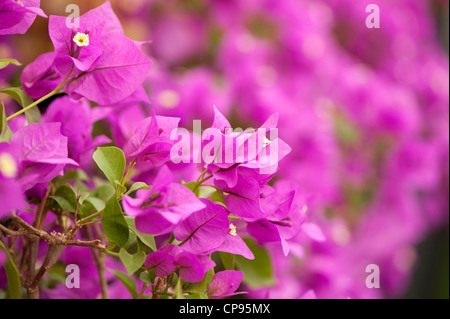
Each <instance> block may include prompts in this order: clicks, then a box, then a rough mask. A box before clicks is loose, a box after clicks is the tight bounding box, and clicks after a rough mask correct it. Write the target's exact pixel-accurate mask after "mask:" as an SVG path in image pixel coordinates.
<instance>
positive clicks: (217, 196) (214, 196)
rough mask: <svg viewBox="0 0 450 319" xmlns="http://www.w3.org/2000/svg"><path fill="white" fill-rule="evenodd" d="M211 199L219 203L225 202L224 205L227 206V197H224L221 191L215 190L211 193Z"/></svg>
mask: <svg viewBox="0 0 450 319" xmlns="http://www.w3.org/2000/svg"><path fill="white" fill-rule="evenodd" d="M210 200H211V201H212V202H217V203H220V204H223V205H224V206H225V197H223V195H222V194H220V193H219V192H217V191H215V192H214V193H213V194H212V195H211V197H210Z"/></svg>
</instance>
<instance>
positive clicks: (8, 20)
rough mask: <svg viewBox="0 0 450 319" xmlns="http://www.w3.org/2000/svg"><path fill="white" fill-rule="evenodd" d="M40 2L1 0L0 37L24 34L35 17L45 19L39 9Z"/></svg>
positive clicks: (38, 0) (37, 0) (34, 0)
mask: <svg viewBox="0 0 450 319" xmlns="http://www.w3.org/2000/svg"><path fill="white" fill-rule="evenodd" d="M39 5H40V0H2V1H1V3H0V35H5V34H17V33H19V34H24V33H25V32H27V30H28V28H29V27H30V26H31V25H32V24H33V22H34V19H36V16H38V15H39V16H41V17H44V18H46V17H47V15H46V14H45V13H44V11H42V9H41V8H39Z"/></svg>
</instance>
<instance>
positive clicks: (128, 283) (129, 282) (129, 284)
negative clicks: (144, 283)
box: [109, 269, 138, 299]
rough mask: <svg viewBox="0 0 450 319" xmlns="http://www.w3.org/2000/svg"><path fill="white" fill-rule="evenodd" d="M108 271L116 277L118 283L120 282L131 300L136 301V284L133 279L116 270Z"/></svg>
mask: <svg viewBox="0 0 450 319" xmlns="http://www.w3.org/2000/svg"><path fill="white" fill-rule="evenodd" d="M109 271H110V272H112V273H113V274H114V275H115V276H116V277H117V279H119V280H120V282H122V284H123V285H124V286H125V288H127V290H128V291H129V293H130V294H131V296H132V297H133V299H136V298H137V296H138V293H137V288H136V282H135V281H134V279H133V278H130V277H129V276H128V275H126V274H124V273H123V272H121V271H118V270H112V269H109Z"/></svg>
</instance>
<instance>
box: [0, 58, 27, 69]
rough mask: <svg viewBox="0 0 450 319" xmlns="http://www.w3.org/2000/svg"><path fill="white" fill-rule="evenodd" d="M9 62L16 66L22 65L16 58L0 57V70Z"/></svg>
mask: <svg viewBox="0 0 450 319" xmlns="http://www.w3.org/2000/svg"><path fill="white" fill-rule="evenodd" d="M9 64H14V65H17V66H21V65H22V63H20V62H19V61H17V60H16V59H0V70H1V69H3V68H5V67H7V66H8V65H9Z"/></svg>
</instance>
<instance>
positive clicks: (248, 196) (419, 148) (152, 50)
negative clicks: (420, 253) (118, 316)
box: [0, 0, 449, 299]
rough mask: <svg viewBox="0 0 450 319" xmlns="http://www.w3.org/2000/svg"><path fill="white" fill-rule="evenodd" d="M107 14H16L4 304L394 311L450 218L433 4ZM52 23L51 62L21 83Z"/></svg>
mask: <svg viewBox="0 0 450 319" xmlns="http://www.w3.org/2000/svg"><path fill="white" fill-rule="evenodd" d="M431 2H432V4H433V6H434V7H437V8H438V9H439V8H442V7H443V6H445V3H442V2H438V1H431ZM112 4H113V7H114V11H113V9H112V6H111V4H110V3H109V2H108V1H107V2H105V3H104V4H102V5H101V6H99V7H97V8H94V9H92V10H90V11H88V12H86V13H84V14H83V15H81V16H80V17H78V18H77V19H76V22H77V23H74V21H71V20H70V19H68V18H67V17H66V16H55V15H50V16H49V17H48V19H47V15H46V14H45V13H44V11H43V10H42V9H40V1H39V0H21V1H18V0H1V3H0V81H1V82H2V83H1V87H0V94H1V95H0V97H1V99H2V102H1V104H0V107H1V109H0V297H1V296H7V297H9V298H20V297H25V294H24V293H23V292H26V295H27V296H28V298H98V297H101V298H135V299H146V298H147V299H149V298H152V299H175V298H177V299H180V298H211V299H214V298H226V297H229V296H234V295H239V297H242V298H380V297H390V296H400V295H401V293H402V292H403V291H404V289H405V288H406V287H407V285H408V282H409V278H410V275H411V272H412V269H413V266H414V264H415V261H416V259H417V254H416V251H415V247H416V245H417V244H418V243H419V242H420V241H421V240H423V239H424V238H425V237H426V236H427V235H428V234H429V233H431V232H432V231H433V230H435V229H437V228H439V227H442V225H444V224H445V223H446V222H448V189H449V186H448V185H449V184H448V181H449V172H448V163H449V139H448V131H449V121H448V114H449V112H448V102H449V100H448V98H449V92H448V55H447V54H446V53H444V52H443V50H442V48H441V47H440V44H439V39H438V38H437V37H436V34H435V33H436V32H435V30H436V27H435V26H434V25H433V19H432V16H431V8H433V6H430V7H428V6H427V5H426V3H425V2H417V1H414V0H402V1H396V2H395V3H394V2H392V1H388V0H379V1H378V6H380V7H382V8H383V13H382V14H383V19H382V27H381V28H379V29H370V28H367V27H366V26H365V25H364V21H365V19H366V17H367V14H368V13H367V12H366V6H367V5H368V4H370V1H359V2H358V3H357V4H355V2H354V1H352V0H339V1H337V0H321V1H295V0H285V1H273V0H263V1H219V0H212V1H206V0H200V1H193V2H189V4H186V3H184V2H183V1H178V0H175V1H165V0H151V1H144V0H137V1H133V2H132V4H133V5H131V4H130V3H129V2H121V1H113V2H112ZM447 5H448V4H447ZM44 9H45V7H44ZM37 16H39V17H38V18H37V19H38V20H42V21H47V22H48V30H46V32H45V35H46V38H47V39H45V40H43V41H48V43H49V45H53V47H54V50H53V51H51V52H46V53H43V54H40V55H38V54H36V53H35V54H32V55H30V56H29V58H28V60H30V61H32V62H30V63H29V64H27V65H26V66H25V67H24V68H23V69H20V71H21V73H19V72H17V71H18V70H19V69H18V68H17V66H20V65H21V64H20V63H19V62H18V61H17V60H15V58H17V59H19V60H21V58H22V56H21V55H20V50H18V49H17V48H16V46H17V44H16V43H14V42H13V41H12V39H14V36H11V35H13V34H23V33H26V31H27V30H28V29H29V28H30V26H31V25H32V24H33V22H34V20H35V19H36V17H37ZM118 16H119V17H120V18H121V19H120V21H119V18H118ZM204 17H208V18H207V19H205V18H204ZM121 21H122V23H124V26H130V29H127V28H125V30H126V31H128V30H134V31H135V32H136V33H137V34H139V35H141V38H142V39H146V40H151V43H150V41H135V40H132V39H130V38H129V37H127V36H126V35H125V34H128V32H124V28H123V27H122V23H121ZM33 27H35V26H33ZM137 31H138V32H137ZM47 35H48V36H47ZM3 48H5V50H3ZM3 52H8V54H9V56H8V57H7V59H4V57H3V56H2V54H3ZM14 52H19V54H18V55H17V54H15V53H14ZM19 82H20V85H21V86H20V87H10V86H12V85H14V83H16V84H18V83H19ZM199 123H200V124H199ZM201 123H211V124H210V125H209V126H207V127H206V128H204V129H202V126H201ZM239 127H251V128H248V129H239ZM371 264H375V265H377V266H378V267H379V268H380V269H382V273H383V275H382V278H381V289H369V288H368V287H367V285H366V277H367V275H368V273H367V272H366V266H368V265H371ZM64 271H65V272H66V273H65V274H64ZM72 271H73V273H71V272H72ZM62 275H63V276H62ZM19 277H21V278H22V281H21V282H20V281H18V280H17V278H19ZM22 290H23V291H22ZM3 291H4V293H3Z"/></svg>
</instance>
